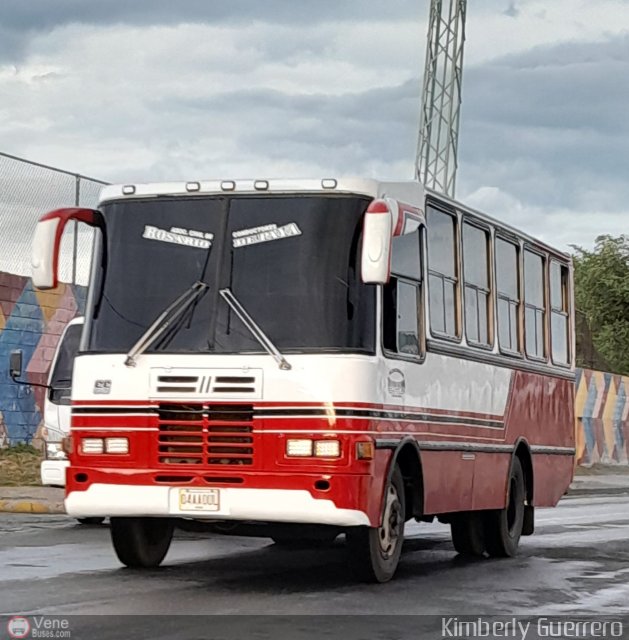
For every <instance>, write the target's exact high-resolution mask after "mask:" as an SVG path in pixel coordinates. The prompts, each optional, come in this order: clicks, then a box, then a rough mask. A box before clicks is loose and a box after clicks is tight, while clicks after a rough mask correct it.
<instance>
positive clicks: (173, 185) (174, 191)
mask: <svg viewBox="0 0 629 640" xmlns="http://www.w3.org/2000/svg"><path fill="white" fill-rule="evenodd" d="M230 193H237V194H242V195H253V194H258V195H262V194H265V193H275V194H291V193H329V194H332V193H338V194H354V195H364V196H368V197H371V198H385V197H390V198H394V199H396V200H400V201H402V202H406V203H407V204H410V205H413V206H416V207H418V208H420V209H423V208H424V200H425V197H426V195H428V196H430V197H431V198H433V199H434V200H437V201H440V202H441V203H443V204H445V205H446V206H448V207H450V208H453V209H456V210H458V211H461V212H463V213H467V214H469V215H470V216H472V217H474V218H476V219H477V220H479V221H482V222H485V223H487V224H488V225H490V226H492V227H494V228H496V229H500V230H502V231H503V232H506V233H508V234H509V235H512V236H514V237H516V238H519V239H521V240H523V241H525V242H528V243H530V244H532V245H535V246H537V247H539V248H541V249H544V250H545V251H548V252H549V253H552V254H554V255H555V256H559V257H561V258H563V259H564V260H566V261H568V262H569V261H570V260H571V258H570V255H569V254H567V253H565V252H563V251H560V250H558V249H556V248H554V247H552V246H551V245H548V244H546V243H544V242H542V241H541V240H539V239H538V238H535V237H533V236H531V235H529V234H527V233H524V232H523V231H521V230H519V229H517V228H515V227H512V226H511V225H509V224H508V223H506V222H503V221H501V220H499V219H497V218H493V217H491V216H489V215H487V214H485V213H482V212H481V211H478V210H476V209H473V208H471V207H468V206H466V205H465V204H463V203H462V202H460V201H457V200H454V199H452V198H449V197H447V196H445V195H443V194H441V193H437V192H435V191H432V190H430V189H425V188H424V186H423V185H422V184H421V183H420V182H419V181H417V180H407V181H403V182H384V181H378V180H374V179H370V178H353V177H347V178H318V179H274V178H269V179H266V178H265V179H244V180H220V179H217V180H200V181H192V182H183V181H181V182H155V183H142V184H117V185H108V186H106V187H104V188H103V189H102V191H101V193H100V204H104V203H106V202H109V201H113V200H127V199H128V200H131V199H146V198H158V197H164V196H204V195H205V196H207V195H213V194H230Z"/></svg>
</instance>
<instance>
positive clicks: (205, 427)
mask: <svg viewBox="0 0 629 640" xmlns="http://www.w3.org/2000/svg"><path fill="white" fill-rule="evenodd" d="M158 416H159V417H158V423H159V431H158V437H157V462H158V464H160V465H178V466H179V465H199V466H202V467H206V468H207V467H209V468H212V467H224V466H251V465H253V464H254V452H255V439H256V438H255V435H254V433H253V406H252V405H241V404H226V405H217V404H203V405H196V404H191V403H181V404H178V403H169V404H160V405H159V408H158Z"/></svg>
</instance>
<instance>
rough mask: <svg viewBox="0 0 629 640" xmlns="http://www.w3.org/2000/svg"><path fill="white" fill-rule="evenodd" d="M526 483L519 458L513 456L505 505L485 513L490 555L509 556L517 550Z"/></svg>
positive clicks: (522, 520) (486, 535)
mask: <svg viewBox="0 0 629 640" xmlns="http://www.w3.org/2000/svg"><path fill="white" fill-rule="evenodd" d="M525 500H526V484H525V479H524V471H523V470H522V464H521V463H520V459H519V458H517V457H515V458H513V462H512V464H511V473H510V474H509V491H508V495H507V506H506V507H505V508H504V509H498V510H497V511H488V512H486V514H485V545H486V548H487V553H488V554H489V555H490V556H494V557H499V558H511V557H513V556H514V555H515V554H516V553H517V550H518V544H519V543H520V536H521V535H522V527H523V524H524V501H525Z"/></svg>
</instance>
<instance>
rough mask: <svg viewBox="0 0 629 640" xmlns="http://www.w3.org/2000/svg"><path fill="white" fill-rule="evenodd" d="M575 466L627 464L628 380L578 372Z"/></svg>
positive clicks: (589, 371) (596, 373)
mask: <svg viewBox="0 0 629 640" xmlns="http://www.w3.org/2000/svg"><path fill="white" fill-rule="evenodd" d="M576 420H577V424H576V439H577V464H580V465H585V466H589V465H592V464H598V463H601V464H624V465H626V464H629V461H628V459H627V454H628V453H629V446H628V442H629V377H623V376H616V375H613V374H611V373H603V372H601V371H591V370H589V369H578V370H577V379H576Z"/></svg>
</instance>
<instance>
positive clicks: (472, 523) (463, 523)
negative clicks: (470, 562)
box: [450, 511, 485, 557]
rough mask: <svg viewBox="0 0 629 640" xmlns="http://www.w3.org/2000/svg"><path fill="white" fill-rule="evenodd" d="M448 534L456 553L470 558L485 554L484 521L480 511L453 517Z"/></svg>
mask: <svg viewBox="0 0 629 640" xmlns="http://www.w3.org/2000/svg"><path fill="white" fill-rule="evenodd" d="M450 532H451V533H452V544H453V545H454V548H455V549H456V551H457V553H460V554H461V555H462V556H470V557H479V556H482V555H483V554H484V553H485V529H484V519H483V514H482V513H481V512H480V511H468V512H466V513H460V514H457V515H456V516H454V517H453V518H452V522H451V523H450Z"/></svg>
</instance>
